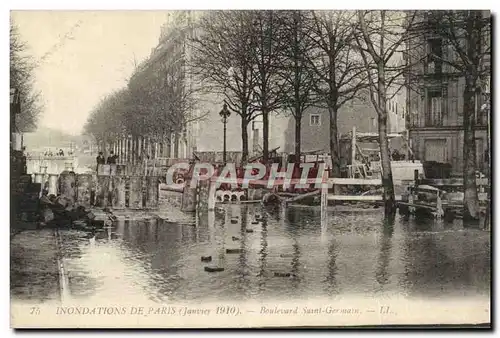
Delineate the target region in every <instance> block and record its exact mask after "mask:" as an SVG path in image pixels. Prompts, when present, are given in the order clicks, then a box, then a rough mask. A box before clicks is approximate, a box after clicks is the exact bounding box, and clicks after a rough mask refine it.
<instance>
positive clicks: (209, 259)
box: [201, 256, 212, 262]
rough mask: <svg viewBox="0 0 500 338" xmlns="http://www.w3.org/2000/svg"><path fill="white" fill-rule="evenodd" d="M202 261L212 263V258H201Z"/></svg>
mask: <svg viewBox="0 0 500 338" xmlns="http://www.w3.org/2000/svg"><path fill="white" fill-rule="evenodd" d="M201 261H202V262H211V261H212V256H201Z"/></svg>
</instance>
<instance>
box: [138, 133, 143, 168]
mask: <svg viewBox="0 0 500 338" xmlns="http://www.w3.org/2000/svg"><path fill="white" fill-rule="evenodd" d="M137 138H138V140H137V142H138V143H139V147H138V148H139V149H138V154H137V155H138V157H139V161H140V162H142V157H143V156H142V144H143V141H142V136H138V137H137Z"/></svg>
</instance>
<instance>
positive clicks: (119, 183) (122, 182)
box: [111, 176, 127, 209]
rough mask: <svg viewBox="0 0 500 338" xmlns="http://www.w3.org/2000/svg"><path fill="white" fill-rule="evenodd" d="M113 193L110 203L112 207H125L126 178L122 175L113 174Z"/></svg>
mask: <svg viewBox="0 0 500 338" xmlns="http://www.w3.org/2000/svg"><path fill="white" fill-rule="evenodd" d="M112 181H113V193H112V200H111V205H112V207H113V209H125V206H126V203H125V202H126V198H125V189H126V181H127V178H126V177H123V176H113V177H112Z"/></svg>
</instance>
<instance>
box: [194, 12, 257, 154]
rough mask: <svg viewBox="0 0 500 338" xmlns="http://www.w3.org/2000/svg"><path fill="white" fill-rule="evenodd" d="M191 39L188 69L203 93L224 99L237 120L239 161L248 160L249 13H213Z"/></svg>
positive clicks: (252, 78)
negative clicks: (240, 155)
mask: <svg viewBox="0 0 500 338" xmlns="http://www.w3.org/2000/svg"><path fill="white" fill-rule="evenodd" d="M198 30H199V34H198V36H195V37H193V38H192V39H191V44H192V48H193V57H192V60H191V65H190V66H191V70H192V72H193V76H194V77H195V78H197V79H199V80H200V81H201V83H202V86H203V89H204V90H205V91H210V92H212V93H214V92H215V93H218V94H219V95H222V96H223V97H224V100H225V102H226V103H227V105H228V107H229V109H230V110H231V111H233V112H235V113H236V114H238V115H239V116H240V118H241V138H242V153H243V154H242V161H243V163H245V162H246V161H247V160H248V131H247V129H248V125H249V123H250V122H251V121H252V120H253V119H255V117H256V116H257V115H258V113H257V111H256V109H255V107H253V106H252V104H251V103H252V99H253V96H254V93H255V91H254V89H255V86H256V69H255V67H254V63H253V57H252V56H253V53H254V50H255V42H256V41H255V39H254V36H253V34H252V31H253V21H252V13H251V12H250V11H215V12H212V13H210V14H208V15H207V16H205V17H203V18H202V19H201V21H200V23H199V25H198Z"/></svg>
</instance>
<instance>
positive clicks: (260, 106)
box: [250, 10, 286, 162]
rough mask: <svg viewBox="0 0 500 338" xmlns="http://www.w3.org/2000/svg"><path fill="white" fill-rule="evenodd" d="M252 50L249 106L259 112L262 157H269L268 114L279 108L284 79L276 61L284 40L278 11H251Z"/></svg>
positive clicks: (278, 59) (280, 56)
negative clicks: (253, 82)
mask: <svg viewBox="0 0 500 338" xmlns="http://www.w3.org/2000/svg"><path fill="white" fill-rule="evenodd" d="M250 13H251V20H252V30H251V32H252V35H251V38H252V39H253V40H254V47H255V48H254V50H253V52H251V53H250V55H251V56H252V61H253V64H254V65H255V68H256V72H255V93H254V94H255V95H254V97H253V99H254V100H253V101H252V106H253V108H254V109H255V110H258V111H260V112H261V114H262V124H263V131H262V136H263V142H262V157H263V160H264V162H267V161H268V159H269V114H270V113H271V112H273V111H276V110H278V109H279V108H281V104H282V102H283V98H282V95H283V93H284V82H283V79H282V78H281V77H280V65H281V61H282V58H283V52H282V51H283V49H284V48H285V46H286V44H285V43H284V42H285V40H284V39H282V37H283V35H284V30H283V28H284V27H283V26H282V24H281V23H282V22H281V20H279V17H280V14H279V12H275V11H272V10H261V11H251V12H250Z"/></svg>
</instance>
